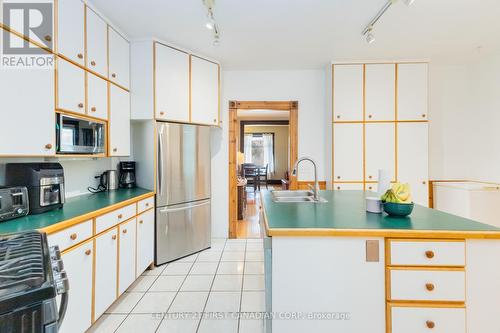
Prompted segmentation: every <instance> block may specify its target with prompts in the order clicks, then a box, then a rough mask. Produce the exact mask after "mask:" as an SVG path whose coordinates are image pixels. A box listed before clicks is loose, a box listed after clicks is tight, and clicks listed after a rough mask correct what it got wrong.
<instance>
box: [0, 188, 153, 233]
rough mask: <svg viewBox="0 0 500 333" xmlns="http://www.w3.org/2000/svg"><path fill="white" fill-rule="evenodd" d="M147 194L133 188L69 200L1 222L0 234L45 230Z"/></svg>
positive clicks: (140, 189) (145, 191)
mask: <svg viewBox="0 0 500 333" xmlns="http://www.w3.org/2000/svg"><path fill="white" fill-rule="evenodd" d="M147 193H152V191H150V190H145V189H142V188H134V189H127V190H125V189H120V190H117V191H110V192H101V193H96V194H86V195H82V196H78V197H73V198H69V199H67V200H66V203H65V204H64V206H63V208H61V209H56V210H52V211H49V212H46V213H42V214H37V215H28V216H24V217H21V218H17V219H14V220H9V221H6V222H1V223H0V234H6V233H11V232H20V231H26V230H33V229H43V228H47V227H50V226H52V225H54V224H57V223H60V222H63V221H68V220H72V219H75V218H78V217H80V216H84V215H86V214H89V213H93V212H95V211H98V210H101V209H105V208H107V207H109V206H113V205H116V204H119V203H121V202H124V201H127V200H130V199H134V198H136V197H139V196H141V195H144V194H147Z"/></svg>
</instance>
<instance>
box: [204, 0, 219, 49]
mask: <svg viewBox="0 0 500 333" xmlns="http://www.w3.org/2000/svg"><path fill="white" fill-rule="evenodd" d="M203 4H204V5H205V7H206V8H207V18H208V19H207V22H206V23H205V27H206V28H207V29H208V30H212V31H213V38H214V41H213V45H214V46H218V45H219V43H220V34H219V28H218V26H217V22H216V21H215V17H214V11H213V10H214V6H215V0H203Z"/></svg>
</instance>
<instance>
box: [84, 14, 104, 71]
mask: <svg viewBox="0 0 500 333" xmlns="http://www.w3.org/2000/svg"><path fill="white" fill-rule="evenodd" d="M87 67H88V68H89V69H90V70H91V71H94V72H96V73H98V74H100V75H102V76H104V77H108V25H107V24H106V22H104V20H103V19H102V18H101V17H100V16H99V15H98V14H97V13H96V12H94V11H93V10H92V9H90V8H89V7H87Z"/></svg>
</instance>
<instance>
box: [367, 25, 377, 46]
mask: <svg viewBox="0 0 500 333" xmlns="http://www.w3.org/2000/svg"><path fill="white" fill-rule="evenodd" d="M372 29H373V28H370V29H368V31H367V32H366V42H367V43H368V44H371V43H373V42H374V41H375V36H374V35H373V32H372Z"/></svg>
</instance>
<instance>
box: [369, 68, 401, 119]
mask: <svg viewBox="0 0 500 333" xmlns="http://www.w3.org/2000/svg"><path fill="white" fill-rule="evenodd" d="M365 72H366V73H365V80H366V81H365V89H366V90H365V103H366V104H365V107H366V109H365V117H366V120H395V117H396V115H395V93H396V66H395V65H394V64H380V65H379V64H374V65H366V69H365Z"/></svg>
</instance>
